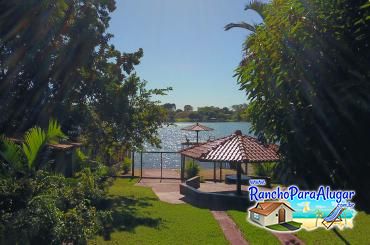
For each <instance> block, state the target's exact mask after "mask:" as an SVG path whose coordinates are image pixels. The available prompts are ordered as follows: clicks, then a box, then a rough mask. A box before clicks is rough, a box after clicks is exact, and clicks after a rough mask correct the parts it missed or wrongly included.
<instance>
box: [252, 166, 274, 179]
mask: <svg viewBox="0 0 370 245" xmlns="http://www.w3.org/2000/svg"><path fill="white" fill-rule="evenodd" d="M276 166H277V163H275V162H266V163H258V164H256V165H255V171H256V175H258V176H264V177H270V178H271V179H273V178H274V176H275V170H276Z"/></svg>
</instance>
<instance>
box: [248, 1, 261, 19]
mask: <svg viewBox="0 0 370 245" xmlns="http://www.w3.org/2000/svg"><path fill="white" fill-rule="evenodd" d="M265 6H266V3H264V2H262V1H261V0H252V1H250V2H249V3H248V4H247V5H246V6H245V8H244V10H253V11H255V12H257V13H258V14H259V15H260V16H261V17H262V19H265V15H264V13H263V12H264V8H265Z"/></svg>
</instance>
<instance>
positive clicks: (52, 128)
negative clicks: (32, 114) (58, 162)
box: [46, 119, 66, 143]
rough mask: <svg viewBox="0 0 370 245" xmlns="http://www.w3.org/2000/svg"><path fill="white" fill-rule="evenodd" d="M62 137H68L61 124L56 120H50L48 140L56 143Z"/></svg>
mask: <svg viewBox="0 0 370 245" xmlns="http://www.w3.org/2000/svg"><path fill="white" fill-rule="evenodd" d="M60 138H66V135H65V134H64V133H63V132H62V128H61V126H60V124H59V123H58V122H57V121H56V120H54V119H51V120H50V121H49V126H48V131H47V135H46V140H47V141H48V143H56V142H57V140H58V139H60Z"/></svg>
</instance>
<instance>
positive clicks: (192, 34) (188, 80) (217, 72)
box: [108, 0, 260, 109]
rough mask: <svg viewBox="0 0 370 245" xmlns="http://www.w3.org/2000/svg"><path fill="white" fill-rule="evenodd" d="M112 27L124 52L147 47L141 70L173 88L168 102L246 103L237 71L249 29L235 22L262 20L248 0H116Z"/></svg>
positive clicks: (157, 84) (154, 83) (154, 84)
mask: <svg viewBox="0 0 370 245" xmlns="http://www.w3.org/2000/svg"><path fill="white" fill-rule="evenodd" d="M116 2H117V9H116V10H115V11H114V12H113V13H112V15H111V17H112V19H111V22H110V27H109V29H108V31H109V32H110V33H112V34H113V35H114V38H113V39H112V40H111V43H112V44H114V46H115V47H116V48H117V49H118V50H120V51H121V52H134V51H136V50H138V49H139V48H143V50H144V57H143V58H142V59H141V63H140V65H138V66H137V67H136V72H137V74H138V75H139V76H140V77H141V78H142V79H144V80H146V81H148V88H166V87H172V88H173V91H171V92H169V94H168V95H167V96H165V97H160V98H155V99H159V100H161V101H162V102H163V103H175V104H176V106H177V108H178V109H179V108H180V109H182V108H183V106H184V105H187V104H190V105H192V106H193V107H194V108H197V107H200V106H218V107H224V106H231V105H234V104H241V103H246V101H247V97H246V95H245V92H244V91H240V90H239V86H238V84H237V81H236V78H234V77H233V74H234V70H235V68H236V67H237V65H238V64H239V62H240V60H241V58H242V54H243V53H242V44H243V42H244V40H245V39H246V37H247V35H248V34H249V32H248V31H247V30H243V29H232V30H230V31H224V29H223V27H224V26H225V25H226V24H228V23H230V22H239V21H246V22H252V23H253V22H259V21H260V18H259V16H258V15H257V14H256V13H254V12H253V11H250V10H249V11H244V6H245V5H246V3H247V0H243V1H241V0H117V1H116Z"/></svg>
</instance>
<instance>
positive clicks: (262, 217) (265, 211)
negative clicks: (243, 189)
mask: <svg viewBox="0 0 370 245" xmlns="http://www.w3.org/2000/svg"><path fill="white" fill-rule="evenodd" d="M293 212H294V209H292V208H291V207H290V206H289V205H288V204H287V203H285V202H259V203H257V205H256V206H255V207H254V208H251V209H249V218H250V219H251V220H252V221H254V222H256V223H258V224H260V225H262V226H268V225H275V224H280V223H285V222H289V221H292V220H293Z"/></svg>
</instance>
